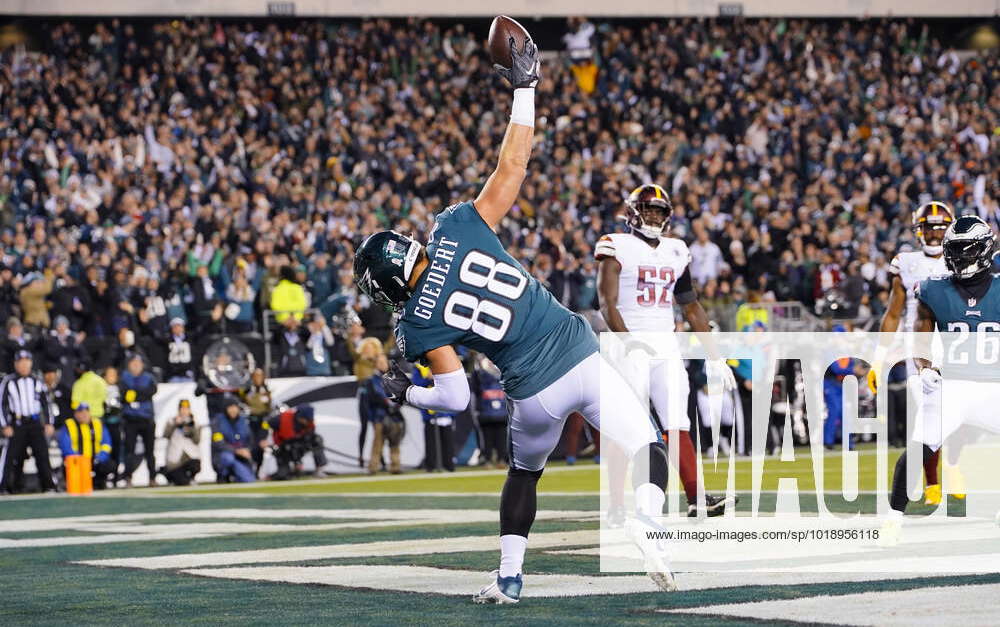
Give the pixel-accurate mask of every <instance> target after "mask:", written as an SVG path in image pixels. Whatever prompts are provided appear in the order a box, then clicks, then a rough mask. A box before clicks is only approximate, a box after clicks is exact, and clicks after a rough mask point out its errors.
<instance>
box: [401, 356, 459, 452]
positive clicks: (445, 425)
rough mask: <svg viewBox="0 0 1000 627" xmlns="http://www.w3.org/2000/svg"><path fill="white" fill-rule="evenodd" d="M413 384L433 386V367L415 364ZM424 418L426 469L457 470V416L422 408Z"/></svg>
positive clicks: (412, 377)
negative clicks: (455, 431) (455, 430)
mask: <svg viewBox="0 0 1000 627" xmlns="http://www.w3.org/2000/svg"><path fill="white" fill-rule="evenodd" d="M410 378H411V379H412V380H413V385H419V386H421V387H433V385H434V377H433V375H432V374H431V369H430V368H428V367H426V366H422V365H420V364H413V374H412V376H411V377H410ZM420 413H421V415H422V417H423V420H424V469H425V470H426V471H427V472H435V471H439V470H447V471H448V472H454V470H455V433H454V429H455V416H454V415H452V414H449V413H445V412H439V411H433V410H430V409H421V410H420Z"/></svg>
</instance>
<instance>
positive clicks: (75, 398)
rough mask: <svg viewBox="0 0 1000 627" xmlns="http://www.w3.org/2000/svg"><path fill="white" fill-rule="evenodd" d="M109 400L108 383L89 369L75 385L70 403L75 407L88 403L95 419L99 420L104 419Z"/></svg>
mask: <svg viewBox="0 0 1000 627" xmlns="http://www.w3.org/2000/svg"><path fill="white" fill-rule="evenodd" d="M107 400H108V382H107V381H105V380H104V378H103V377H102V376H101V375H99V374H97V373H96V372H94V371H93V370H89V369H88V370H87V371H85V372H84V373H83V374H81V375H80V378H79V379H77V380H76V382H74V383H73V391H72V392H71V394H70V403H72V405H73V407H76V406H77V405H79V404H80V403H86V404H87V406H88V407H90V415H91V416H92V417H93V418H97V419H98V420H100V419H103V418H104V404H105V402H106V401H107Z"/></svg>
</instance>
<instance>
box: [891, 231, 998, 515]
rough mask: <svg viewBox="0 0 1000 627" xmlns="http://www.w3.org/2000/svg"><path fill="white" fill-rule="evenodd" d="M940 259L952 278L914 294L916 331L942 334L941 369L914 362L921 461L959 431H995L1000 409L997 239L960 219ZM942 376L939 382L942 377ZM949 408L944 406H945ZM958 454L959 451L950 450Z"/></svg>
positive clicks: (899, 475)
mask: <svg viewBox="0 0 1000 627" xmlns="http://www.w3.org/2000/svg"><path fill="white" fill-rule="evenodd" d="M943 246H944V260H945V264H946V265H947V267H948V271H949V275H948V276H945V277H937V278H930V279H927V280H925V281H923V282H921V283H920V285H919V287H918V289H917V293H916V296H917V299H918V307H917V321H916V324H915V325H914V331H916V332H924V333H930V332H933V331H935V330H937V331H941V332H947V333H949V335H948V336H947V337H946V338H945V343H946V344H947V351H945V353H946V355H945V357H944V359H943V361H942V363H941V367H942V370H941V371H939V370H938V369H937V368H934V367H932V366H931V363H930V362H929V361H927V360H926V359H917V360H916V361H917V365H918V367H919V368H920V380H921V384H922V386H923V389H924V395H923V397H924V401H923V402H922V403H921V405H922V412H921V419H920V420H918V421H917V424H916V425H915V429H914V434H913V439H915V440H916V441H918V442H921V443H923V444H924V445H925V446H924V455H925V457H926V456H927V455H928V454H929V452H933V451H937V450H938V449H939V448H940V447H941V445H942V444H943V443H944V442H945V441H946V440H947V438H948V437H949V436H950V435H951V434H953V433H955V431H957V430H958V428H959V427H961V426H963V425H974V426H977V427H982V428H985V429H988V430H990V431H994V432H1000V418H998V417H997V413H996V407H997V405H998V404H1000V368H998V362H1000V274H996V273H995V272H994V267H993V254H994V251H995V248H996V235H995V234H994V233H993V230H992V229H991V228H990V227H989V225H988V224H986V222H984V221H983V220H981V219H980V218H978V217H975V216H962V217H960V218H958V219H957V220H955V222H953V223H952V224H951V226H950V227H948V230H947V232H946V233H945V236H944V241H943ZM942 372H943V373H944V375H945V376H944V377H942ZM945 405H946V406H945ZM955 448H957V447H955ZM953 453H954V451H953V450H951V449H950V450H949V457H953V459H952V460H951V461H952V462H953V463H951V464H948V463H947V461H946V464H945V470H946V472H945V478H946V482H947V483H949V484H950V485H949V486H948V487H949V489H950V490H951V491H952V493H956V492H958V493H959V494H961V492H962V491H963V490H962V488H961V486H958V485H955V483H956V481H954V479H955V478H957V477H959V476H960V475H958V473H954V474H953V476H952V477H951V478H949V473H948V472H947V471H948V468H949V466H952V467H954V466H955V465H956V464H957V461H958V460H957V455H954V454H953ZM907 502H908V497H907V493H906V453H905V452H904V453H903V455H902V456H900V458H899V460H898V461H897V462H896V469H895V473H894V474H893V481H892V496H891V499H890V505H891V506H892V509H893V510H895V511H896V512H898V513H902V512H903V511H905V509H906V504H907Z"/></svg>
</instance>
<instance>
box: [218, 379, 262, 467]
mask: <svg viewBox="0 0 1000 627" xmlns="http://www.w3.org/2000/svg"><path fill="white" fill-rule="evenodd" d="M222 408H223V410H222V413H221V414H219V415H218V416H216V417H215V419H214V420H213V421H212V467H213V468H215V472H216V474H217V475H218V477H219V481H220V482H225V481H235V482H237V483H253V482H254V481H256V480H257V477H256V476H254V472H253V460H252V458H251V454H250V447H251V446H252V445H253V436H251V435H250V423H249V422H248V421H247V418H246V416H244V415H243V410H242V408H241V407H240V402H239V401H238V400H236V398H235V397H233V396H229V395H228V394H227V395H226V396H225V398H224V399H223V402H222Z"/></svg>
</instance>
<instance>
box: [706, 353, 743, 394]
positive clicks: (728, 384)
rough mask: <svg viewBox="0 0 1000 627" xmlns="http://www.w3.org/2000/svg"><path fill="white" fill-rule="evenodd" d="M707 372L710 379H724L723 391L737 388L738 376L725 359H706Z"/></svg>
mask: <svg viewBox="0 0 1000 627" xmlns="http://www.w3.org/2000/svg"><path fill="white" fill-rule="evenodd" d="M705 374H706V375H708V378H709V380H711V379H716V378H718V379H722V391H723V392H732V391H733V390H735V389H736V377H735V376H734V375H733V369H732V368H730V367H729V364H727V363H726V360H725V359H721V358H720V359H706V360H705Z"/></svg>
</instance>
